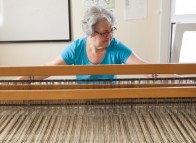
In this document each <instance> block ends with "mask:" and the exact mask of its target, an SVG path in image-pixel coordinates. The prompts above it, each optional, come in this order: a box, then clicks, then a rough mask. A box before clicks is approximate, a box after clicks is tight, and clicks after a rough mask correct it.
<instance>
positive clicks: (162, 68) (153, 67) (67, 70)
mask: <svg viewBox="0 0 196 143" xmlns="http://www.w3.org/2000/svg"><path fill="white" fill-rule="evenodd" d="M89 74H91V75H97V74H122V75H128V74H196V64H137V65H90V66H89V65H85V66H78V65H74V66H72V65H71V66H70V65H69V66H68V65H67V66H29V67H0V76H56V75H89Z"/></svg>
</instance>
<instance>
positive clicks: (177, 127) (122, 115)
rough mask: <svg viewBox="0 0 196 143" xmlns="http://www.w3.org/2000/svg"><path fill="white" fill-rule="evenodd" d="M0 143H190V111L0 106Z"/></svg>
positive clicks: (193, 111) (193, 127)
mask: <svg viewBox="0 0 196 143" xmlns="http://www.w3.org/2000/svg"><path fill="white" fill-rule="evenodd" d="M0 142H1V143H195V142H196V106H186V107H184V106H177V107H176V106H173V107H170V106H146V105H144V106H141V105H138V106H131V105H104V106H100V105H69V106H58V105H56V106H1V107H0Z"/></svg>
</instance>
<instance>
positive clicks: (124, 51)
mask: <svg viewBox="0 0 196 143" xmlns="http://www.w3.org/2000/svg"><path fill="white" fill-rule="evenodd" d="M116 52H117V57H118V60H119V63H126V61H127V59H128V58H129V56H130V55H131V54H132V50H131V48H129V47H128V46H127V45H125V44H123V43H122V42H120V41H117V43H116Z"/></svg>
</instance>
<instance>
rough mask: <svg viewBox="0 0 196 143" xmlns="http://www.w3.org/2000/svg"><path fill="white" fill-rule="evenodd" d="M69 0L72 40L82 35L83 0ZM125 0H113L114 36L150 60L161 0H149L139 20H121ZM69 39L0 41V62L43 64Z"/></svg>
mask: <svg viewBox="0 0 196 143" xmlns="http://www.w3.org/2000/svg"><path fill="white" fill-rule="evenodd" d="M70 1H71V26H72V40H74V39H77V38H80V37H83V36H85V35H84V33H83V32H82V29H81V26H80V21H81V18H82V16H83V13H84V11H85V9H84V8H83V7H82V0H70ZM123 3H124V1H123V0H116V1H115V9H114V12H115V14H116V17H117V19H118V23H117V25H116V27H117V29H118V30H117V32H116V33H115V37H116V38H118V39H119V40H121V41H123V42H124V43H125V44H127V45H128V46H130V47H131V48H132V49H133V50H134V51H135V52H136V53H137V54H138V55H139V56H140V57H142V58H143V59H146V60H148V61H150V62H153V63H159V59H160V55H159V52H160V48H159V43H160V14H159V11H160V0H148V16H147V18H145V19H141V20H128V21H126V20H124V17H123V15H124V14H123V10H124V4H123ZM67 44H69V43H66V42H38V43H36V42H34V43H0V66H28V65H43V64H45V63H47V62H49V61H51V60H52V59H53V58H55V57H56V56H58V55H59V54H60V52H61V51H62V50H63V49H64V48H65V47H66V45H67Z"/></svg>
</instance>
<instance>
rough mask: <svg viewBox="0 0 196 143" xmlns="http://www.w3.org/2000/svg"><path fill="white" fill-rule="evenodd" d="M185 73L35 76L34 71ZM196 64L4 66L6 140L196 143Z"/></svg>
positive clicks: (0, 116) (1, 96) (0, 135)
mask: <svg viewBox="0 0 196 143" xmlns="http://www.w3.org/2000/svg"><path fill="white" fill-rule="evenodd" d="M99 74H116V75H145V74H185V75H186V76H187V75H190V76H187V77H183V78H182V77H179V78H177V77H176V78H159V77H156V76H154V77H152V78H141V77H140V78H123V79H115V80H112V79H106V80H102V79H95V80H72V79H69V80H68V79H60V80H59V79H54V80H53V79H51V80H49V79H48V80H34V79H33V78H34V76H69V75H99ZM195 74H196V64H148V65H96V66H44V67H42V66H37V67H0V76H3V77H4V76H30V77H31V80H28V81H17V80H1V81H0V105H1V106H0V141H1V142H62V143H64V142H78V143H79V142H98V143H99V142H101V143H102V142H113V143H123V142H128V143H129V142H136V143H140V142H141V143H145V142H149V143H151V142H174V143H175V142H176V143H179V142H190V143H194V142H196V77H195Z"/></svg>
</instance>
